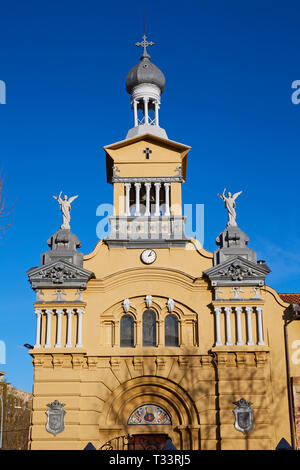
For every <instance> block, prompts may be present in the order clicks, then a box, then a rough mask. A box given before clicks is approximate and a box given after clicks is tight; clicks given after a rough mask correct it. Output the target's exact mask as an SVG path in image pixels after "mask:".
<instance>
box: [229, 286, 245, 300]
mask: <svg viewBox="0 0 300 470" xmlns="http://www.w3.org/2000/svg"><path fill="white" fill-rule="evenodd" d="M231 292H233V293H234V299H241V298H242V297H241V295H240V293H241V292H244V291H243V290H242V288H241V287H233V288H232V289H231Z"/></svg>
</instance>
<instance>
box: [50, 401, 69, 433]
mask: <svg viewBox="0 0 300 470" xmlns="http://www.w3.org/2000/svg"><path fill="white" fill-rule="evenodd" d="M47 406H49V408H50V409H49V410H47V411H46V414H47V416H48V420H47V424H46V430H47V431H48V432H50V433H51V434H54V436H56V434H58V433H60V432H62V431H63V430H64V429H65V423H64V418H65V414H66V411H65V410H64V409H63V406H65V403H59V401H58V400H54V401H53V402H52V403H49V404H48V405H47Z"/></svg>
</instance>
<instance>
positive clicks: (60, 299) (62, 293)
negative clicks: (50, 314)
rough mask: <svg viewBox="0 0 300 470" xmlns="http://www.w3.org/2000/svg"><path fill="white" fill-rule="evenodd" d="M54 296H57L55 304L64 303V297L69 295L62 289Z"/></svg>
mask: <svg viewBox="0 0 300 470" xmlns="http://www.w3.org/2000/svg"><path fill="white" fill-rule="evenodd" d="M53 295H57V297H56V299H54V302H63V300H64V299H63V298H62V295H67V294H66V293H65V291H64V290H62V289H57V290H56V291H55V292H54V293H53Z"/></svg>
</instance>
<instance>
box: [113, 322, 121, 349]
mask: <svg viewBox="0 0 300 470" xmlns="http://www.w3.org/2000/svg"><path fill="white" fill-rule="evenodd" d="M112 329H113V331H112V345H113V346H115V347H118V346H120V338H121V330H120V321H115V322H113V323H112Z"/></svg>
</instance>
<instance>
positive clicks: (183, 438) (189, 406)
mask: <svg viewBox="0 0 300 470" xmlns="http://www.w3.org/2000/svg"><path fill="white" fill-rule="evenodd" d="M99 433H100V442H101V443H102V445H103V444H104V443H106V442H108V441H109V442H111V445H112V447H113V448H119V449H120V447H119V446H120V443H117V444H113V440H114V439H117V438H118V436H126V438H127V442H126V447H125V448H127V449H128V448H132V447H133V446H135V448H136V450H137V447H138V446H139V447H142V446H145V445H148V446H154V447H155V446H156V448H157V447H158V446H162V447H163V445H164V444H165V442H166V439H167V438H168V437H169V438H170V439H171V440H172V442H173V444H174V446H175V447H176V448H177V449H178V450H179V449H184V450H190V449H198V448H199V442H200V435H199V433H200V425H199V422H198V416H197V413H196V410H195V406H194V404H193V402H192V400H191V398H190V397H189V395H188V394H187V393H186V391H185V390H184V389H183V388H181V387H180V386H179V385H178V384H175V383H173V382H171V381H170V380H168V379H166V378H162V377H152V376H146V377H145V376H143V377H137V378H134V379H131V380H129V381H127V382H124V383H123V384H121V385H119V386H118V387H117V388H116V389H115V390H114V391H113V392H112V393H111V395H110V397H109V399H108V400H107V402H106V403H105V405H104V406H103V410H102V413H101V417H100V421H99Z"/></svg>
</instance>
